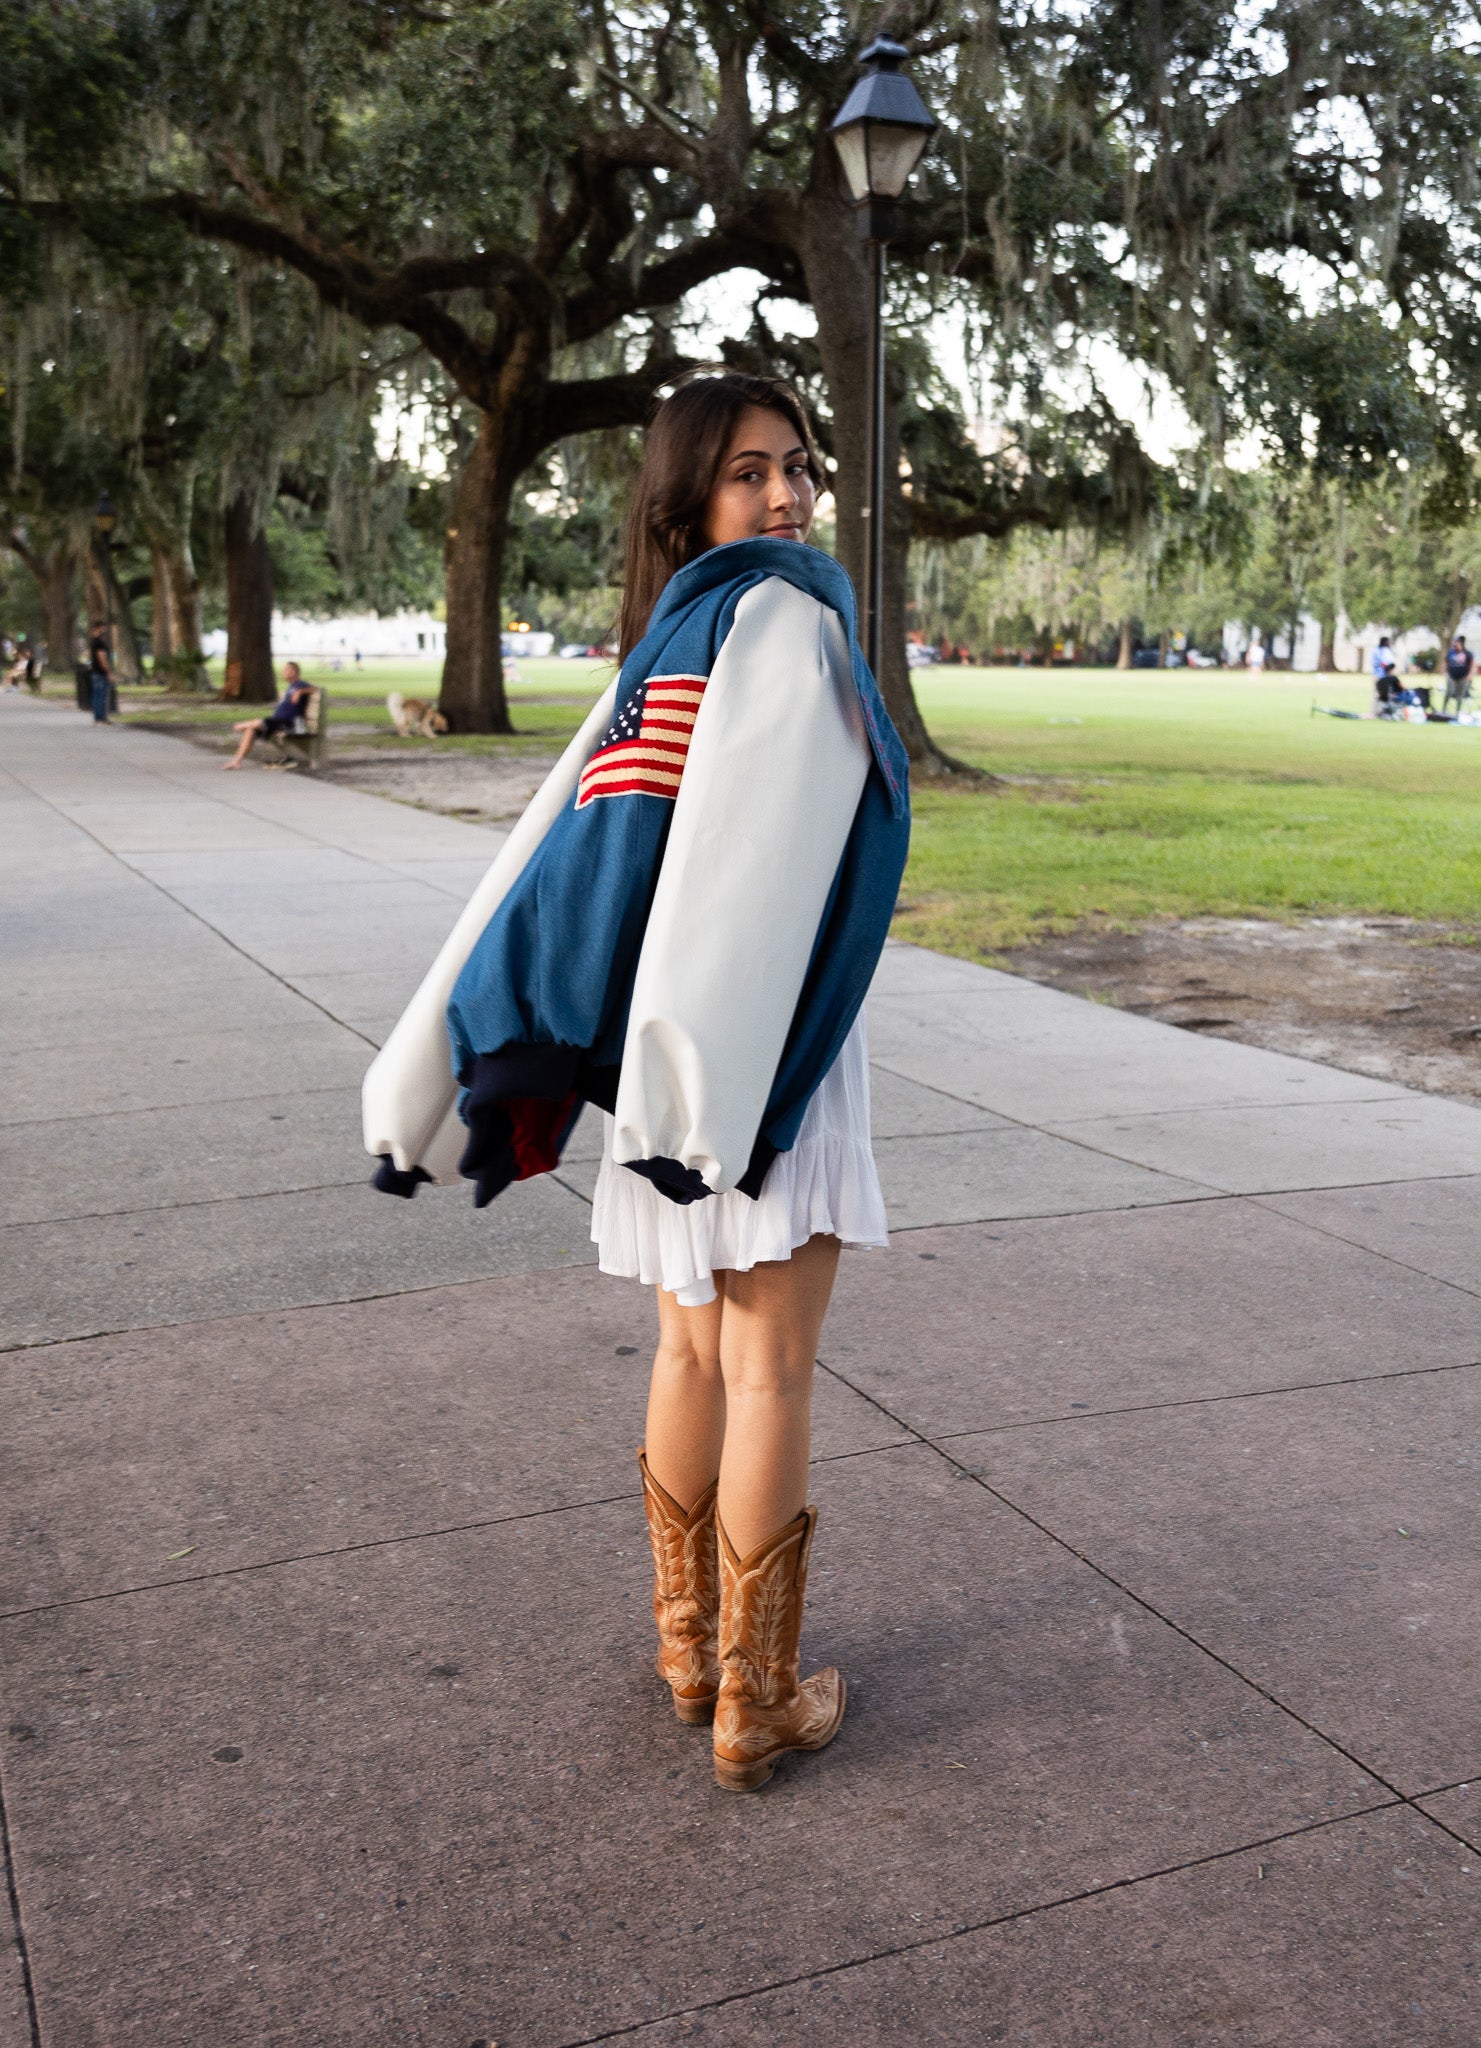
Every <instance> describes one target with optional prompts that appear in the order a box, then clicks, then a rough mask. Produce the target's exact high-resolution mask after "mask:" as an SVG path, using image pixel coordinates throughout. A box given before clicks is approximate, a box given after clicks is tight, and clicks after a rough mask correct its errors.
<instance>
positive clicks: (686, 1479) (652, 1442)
mask: <svg viewBox="0 0 1481 2048" xmlns="http://www.w3.org/2000/svg"><path fill="white" fill-rule="evenodd" d="M717 1285H718V1282H717ZM654 1291H655V1293H656V1294H657V1296H658V1351H657V1354H656V1356H655V1357H654V1360H653V1378H652V1380H651V1381H650V1383H649V1387H648V1427H647V1441H646V1443H645V1444H644V1449H645V1451H646V1452H647V1456H648V1470H649V1471H650V1472H651V1473H652V1474H653V1477H654V1478H655V1479H656V1480H657V1481H658V1483H659V1485H660V1486H661V1487H662V1488H663V1490H664V1492H665V1493H668V1494H672V1496H673V1498H674V1499H675V1500H676V1501H677V1502H678V1503H679V1506H680V1507H681V1508H683V1510H684V1511H685V1513H686V1514H687V1513H688V1511H689V1509H690V1508H692V1507H693V1505H694V1503H695V1502H696V1501H697V1500H698V1499H699V1497H700V1495H701V1494H702V1493H703V1492H704V1490H705V1488H706V1487H707V1486H708V1485H710V1483H711V1482H712V1481H713V1479H714V1477H715V1475H716V1473H717V1472H718V1471H719V1470H720V1446H721V1443H722V1442H723V1441H724V1437H725V1382H724V1380H723V1379H722V1378H721V1376H720V1315H721V1309H722V1306H723V1302H722V1299H721V1297H720V1296H719V1295H718V1294H717V1296H716V1299H715V1300H714V1301H712V1302H710V1303H709V1304H708V1305H707V1306H706V1307H704V1308H681V1307H680V1306H679V1304H678V1302H677V1301H676V1300H675V1299H674V1297H673V1295H672V1294H666V1293H665V1292H664V1290H663V1289H662V1288H661V1287H659V1288H656V1289H655V1290H654Z"/></svg>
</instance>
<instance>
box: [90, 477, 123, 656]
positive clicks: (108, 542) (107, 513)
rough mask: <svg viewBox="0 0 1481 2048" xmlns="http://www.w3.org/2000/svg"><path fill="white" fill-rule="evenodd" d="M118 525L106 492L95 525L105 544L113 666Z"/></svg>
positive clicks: (105, 596) (105, 595) (106, 601)
mask: <svg viewBox="0 0 1481 2048" xmlns="http://www.w3.org/2000/svg"><path fill="white" fill-rule="evenodd" d="M117 524H118V514H117V513H116V512H115V511H114V509H113V500H112V499H111V498H110V497H109V495H108V493H107V492H106V491H104V493H103V495H102V497H101V498H99V500H98V509H97V511H96V512H95V513H94V514H93V525H94V526H95V527H96V528H97V529H98V538H99V539H100V540H101V541H102V543H103V603H104V606H105V607H106V609H107V613H108V661H109V665H110V666H112V665H113V529H114V527H115V526H117Z"/></svg>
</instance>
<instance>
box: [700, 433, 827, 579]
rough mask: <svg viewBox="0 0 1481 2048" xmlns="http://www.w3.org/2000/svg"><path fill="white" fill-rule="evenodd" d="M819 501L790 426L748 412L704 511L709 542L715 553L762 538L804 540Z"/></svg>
mask: <svg viewBox="0 0 1481 2048" xmlns="http://www.w3.org/2000/svg"><path fill="white" fill-rule="evenodd" d="M817 498H818V492H817V486H816V485H815V484H814V482H813V480H812V476H811V474H810V473H809V471H808V467H807V450H806V449H805V448H804V447H803V445H802V443H801V442H800V441H799V440H798V438H797V429H796V428H795V427H794V426H793V425H792V423H791V421H790V420H789V419H787V418H786V416H785V415H784V414H783V413H779V412H772V411H771V409H770V407H768V406H760V405H750V406H747V407H746V410H745V411H744V412H743V413H742V414H741V416H740V418H739V419H738V420H737V421H736V423H735V431H734V433H733V434H732V435H731V437H730V446H729V447H728V448H727V449H726V451H725V459H724V461H723V462H722V463H721V464H720V471H719V474H718V476H717V477H716V478H715V484H714V488H713V489H712V490H711V492H710V495H709V500H708V502H707V504H706V505H705V521H704V537H705V540H706V542H707V544H708V545H709V546H710V547H712V548H718V547H723V546H724V545H725V543H726V542H727V541H731V540H753V539H754V538H755V537H756V535H757V534H761V533H765V534H770V535H771V536H772V537H773V538H774V539H777V540H806V538H807V529H808V528H809V527H810V526H811V525H812V516H813V509H814V507H815V506H816V504H817Z"/></svg>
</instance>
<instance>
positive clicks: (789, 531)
mask: <svg viewBox="0 0 1481 2048" xmlns="http://www.w3.org/2000/svg"><path fill="white" fill-rule="evenodd" d="M761 531H762V532H763V533H764V534H767V535H769V536H770V537H771V538H772V539H773V540H801V538H802V528H801V527H800V526H799V525H798V524H797V522H796V520H795V519H789V520H788V521H787V523H786V525H785V526H763V527H762V529H761Z"/></svg>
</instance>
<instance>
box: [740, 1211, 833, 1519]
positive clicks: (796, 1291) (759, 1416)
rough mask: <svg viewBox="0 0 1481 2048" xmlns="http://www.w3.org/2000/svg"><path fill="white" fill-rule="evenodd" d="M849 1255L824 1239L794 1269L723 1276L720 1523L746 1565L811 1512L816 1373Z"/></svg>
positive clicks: (797, 1258)
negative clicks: (843, 1260)
mask: <svg viewBox="0 0 1481 2048" xmlns="http://www.w3.org/2000/svg"><path fill="white" fill-rule="evenodd" d="M839 1250H840V1246H839V1242H838V1239H837V1238H836V1237H814V1238H810V1239H809V1240H808V1242H807V1243H806V1244H805V1245H802V1246H800V1247H799V1248H798V1249H797V1250H796V1251H795V1252H793V1254H792V1256H791V1258H790V1259H788V1260H787V1261H785V1263H778V1264H775V1265H765V1266H753V1267H752V1268H751V1270H750V1272H749V1273H725V1274H723V1275H722V1274H716V1276H715V1279H716V1285H717V1286H719V1285H721V1284H722V1282H723V1290H724V1291H723V1302H724V1311H723V1314H722V1316H721V1318H720V1371H721V1374H722V1376H723V1379H724V1388H725V1411H724V1412H725V1448H724V1452H723V1454H722V1456H721V1459H720V1498H719V1510H720V1521H721V1525H722V1526H723V1528H724V1530H725V1533H726V1535H727V1536H728V1537H729V1538H730V1541H731V1544H732V1545H733V1547H734V1548H735V1550H736V1551H737V1553H738V1554H739V1555H740V1556H741V1557H748V1556H749V1555H750V1553H751V1552H752V1551H753V1550H754V1549H756V1547H757V1546H758V1545H759V1544H762V1543H764V1542H765V1541H766V1539H767V1537H768V1536H774V1535H775V1534H776V1532H777V1531H778V1530H779V1529H784V1528H785V1527H786V1526H787V1524H788V1523H789V1522H793V1521H795V1520H796V1519H797V1517H798V1515H800V1514H801V1512H802V1510H803V1508H804V1507H806V1505H807V1464H808V1451H809V1427H810V1421H811V1411H812V1375H813V1365H814V1362H815V1360H816V1358H817V1352H818V1338H819V1337H820V1335H821V1334H822V1329H823V1317H824V1316H825V1315H826V1314H827V1312H828V1297H829V1296H830V1294H831V1293H832V1292H833V1280H834V1276H835V1274H836V1273H837V1271H838V1254H839Z"/></svg>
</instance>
